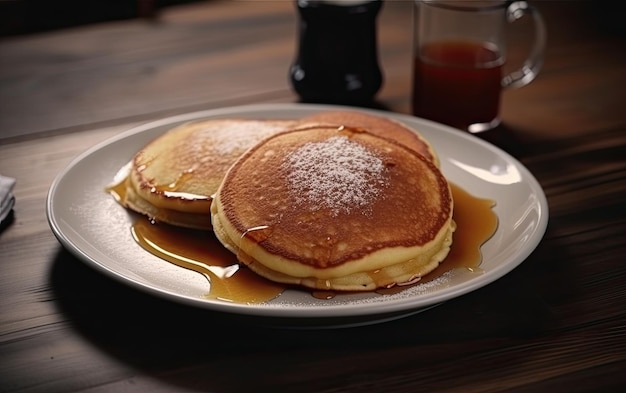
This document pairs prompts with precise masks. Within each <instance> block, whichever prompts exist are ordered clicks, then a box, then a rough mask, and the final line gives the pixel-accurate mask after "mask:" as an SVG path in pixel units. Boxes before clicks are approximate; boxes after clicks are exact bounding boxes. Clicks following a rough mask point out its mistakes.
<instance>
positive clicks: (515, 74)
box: [502, 1, 546, 88]
mask: <svg viewBox="0 0 626 393" xmlns="http://www.w3.org/2000/svg"><path fill="white" fill-rule="evenodd" d="M526 15H529V16H531V17H532V18H533V21H534V25H535V41H534V43H533V46H532V48H531V49H530V54H529V56H528V57H527V58H526V60H525V61H524V64H523V65H522V67H521V68H519V69H517V70H515V71H512V72H511V73H509V74H508V75H506V76H505V77H504V78H502V87H505V88H506V87H522V86H525V85H527V84H529V83H530V82H531V81H532V80H533V79H535V77H536V76H537V74H538V73H539V70H540V69H541V66H542V65H543V55H544V51H545V47H546V26H545V22H544V21H543V18H542V16H541V14H540V13H539V11H538V10H537V9H536V8H535V7H533V6H531V5H529V4H528V3H526V2H525V1H513V2H512V3H511V4H509V6H508V7H507V10H506V17H507V21H508V22H509V23H513V22H515V21H516V20H518V19H520V18H522V17H524V16H526Z"/></svg>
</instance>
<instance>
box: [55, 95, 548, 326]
mask: <svg viewBox="0 0 626 393" xmlns="http://www.w3.org/2000/svg"><path fill="white" fill-rule="evenodd" d="M337 109H342V110H359V111H365V112H370V113H373V114H376V115H382V116H387V117H391V118H396V119H398V120H400V121H403V120H404V121H409V122H415V121H418V122H420V123H423V124H426V125H428V126H429V127H433V128H437V129H440V130H443V131H445V132H447V133H451V134H452V135H454V136H455V137H459V138H461V139H463V140H466V141H469V142H471V143H472V144H478V145H480V146H481V147H482V148H486V149H488V150H490V151H491V152H492V153H494V154H495V155H496V156H500V157H503V158H504V159H505V160H506V161H507V162H511V163H513V164H515V167H516V169H517V170H519V171H521V172H522V173H523V177H524V178H525V180H526V181H527V182H529V186H530V188H531V189H533V190H534V191H535V192H536V193H535V196H536V197H537V199H538V201H537V204H538V206H539V207H540V208H541V211H540V213H539V220H538V222H537V225H536V226H535V230H534V231H533V234H534V237H535V238H536V241H535V242H534V243H533V244H531V246H529V247H525V248H522V249H521V250H520V251H519V252H518V253H517V254H516V258H514V262H508V263H507V264H503V265H499V266H497V267H496V268H494V269H492V270H490V272H489V280H477V279H472V280H469V281H467V282H464V283H463V285H457V288H448V290H446V291H444V292H440V293H437V292H433V293H430V294H429V300H428V301H426V302H423V303H421V304H420V305H419V306H418V305H416V306H414V307H407V305H406V304H405V303H407V301H406V299H404V300H402V299H398V300H396V301H391V302H381V304H384V308H385V310H384V311H381V310H379V311H372V309H378V308H380V306H381V305H380V304H377V307H372V304H371V303H356V304H334V305H332V306H331V307H311V306H302V307H301V308H300V310H299V311H298V312H295V313H294V309H293V308H289V307H285V306H279V307H271V306H270V307H267V306H262V307H257V306H258V305H248V304H243V303H242V304H239V303H228V302H223V301H219V300H216V301H212V300H210V299H199V298H196V297H192V296H188V295H184V294H180V293H176V292H174V291H169V290H165V289H162V288H155V287H153V286H149V285H145V284H144V283H141V282H138V281H136V280H133V279H132V278H130V277H127V276H124V275H123V274H120V273H118V272H116V271H114V270H113V269H111V268H109V267H107V266H105V265H103V264H102V263H100V262H99V261H98V260H97V259H96V258H94V257H93V256H91V255H89V254H88V253H87V252H85V251H84V250H82V249H81V248H80V247H78V246H77V245H76V244H74V243H73V242H72V241H71V240H70V239H69V238H68V237H67V234H65V233H63V230H62V229H61V227H60V225H59V222H58V220H59V219H60V218H59V217H56V216H55V215H54V214H53V208H54V206H53V205H54V198H55V195H56V192H57V190H58V187H59V184H60V183H61V182H62V181H63V180H64V178H65V177H66V176H68V174H69V173H70V172H71V171H72V170H73V169H74V168H75V167H76V166H78V165H79V164H80V163H81V162H83V160H85V159H86V158H87V157H89V156H90V155H92V154H94V153H96V152H97V151H100V150H102V149H104V148H106V147H107V146H109V145H112V144H115V143H118V142H120V141H122V140H125V139H127V138H129V137H132V136H134V135H137V134H140V133H143V132H147V131H149V130H152V129H154V128H155V127H162V126H166V125H169V124H180V123H182V122H186V121H192V120H200V119H203V118H211V117H227V116H230V115H233V114H241V113H244V112H266V111H272V112H275V111H286V112H296V111H323V110H337ZM112 175H113V174H112ZM537 191H538V192H537ZM46 218H47V221H48V224H49V226H50V228H51V230H52V232H53V233H54V235H55V237H56V238H57V239H58V241H59V242H60V243H61V245H62V246H63V247H64V248H66V249H67V250H68V251H70V252H71V253H72V254H74V255H75V256H76V257H78V259H80V260H81V261H83V262H86V263H87V264H88V265H90V266H91V267H95V268H96V269H97V270H98V271H100V272H102V273H105V274H106V275H107V276H109V277H112V278H114V279H116V280H117V281H118V282H122V283H125V284H132V287H134V288H135V289H140V290H143V291H144V292H147V293H149V294H152V295H156V296H158V297H160V298H163V299H167V300H173V301H177V302H179V303H183V304H186V305H190V306H195V307H199V308H205V309H209V310H212V311H218V312H228V313H234V314H240V315H249V316H259V317H270V318H271V317H278V318H290V319H291V318H295V319H298V318H311V317H314V318H327V319H333V318H337V317H368V316H371V317H373V318H375V316H376V315H377V314H381V313H383V312H384V313H393V312H403V311H406V313H407V314H415V313H416V311H418V310H419V309H421V308H431V307H433V306H434V305H437V304H441V303H443V302H445V301H448V300H451V299H454V298H457V297H459V296H462V295H465V294H467V293H470V292H473V291H475V290H478V289H480V288H482V287H484V286H487V285H489V284H491V283H493V282H495V281H497V280H499V279H500V278H502V277H503V276H505V275H506V274H508V273H510V272H511V271H512V270H514V269H515V268H517V267H518V266H519V265H520V264H521V263H522V262H524V261H525V260H526V259H527V258H528V257H529V256H530V254H532V252H533V251H534V250H535V249H536V247H537V246H538V245H539V244H540V242H541V240H542V238H543V236H544V235H545V232H546V229H547V226H548V221H549V210H548V203H547V199H546V196H545V193H544V191H543V188H542V187H541V185H540V184H539V182H538V181H537V179H536V178H535V176H534V175H533V174H532V173H531V172H530V170H528V168H526V167H525V166H524V165H523V164H522V163H521V162H520V161H519V160H517V159H516V158H515V157H513V156H512V155H510V154H509V153H508V152H506V151H504V150H502V149H500V148H499V147H497V146H495V145H493V144H491V143H489V142H486V141H484V140H482V139H480V138H477V137H476V136H474V135H472V134H469V133H466V132H463V131H461V130H457V129H454V128H452V127H449V126H446V125H443V124H440V123H436V122H433V121H430V120H427V119H422V118H418V117H415V116H411V115H406V114H401V113H395V112H389V111H385V110H380V109H372V108H361V107H349V106H336V105H329V104H301V103H267V104H248V105H239V106H230V107H224V108H213V109H207V110H200V111H194V112H189V113H184V114H179V115H174V116H168V117H164V118H161V119H157V120H153V121H148V122H146V123H143V124H140V125H136V126H133V127H131V128H129V129H128V130H126V131H123V132H121V133H119V134H117V135H114V136H112V137H110V138H107V139H105V140H104V141H101V142H99V143H97V144H95V145H93V146H91V147H89V148H88V149H86V150H85V151H83V152H82V153H80V154H79V155H78V156H76V157H75V158H74V159H72V160H71V161H70V162H69V163H68V164H67V165H66V166H65V167H64V168H63V169H62V170H61V171H60V172H59V173H58V174H57V175H56V176H55V178H54V180H53V181H52V183H51V185H50V187H49V189H48V193H47V196H46ZM286 314H289V315H286Z"/></svg>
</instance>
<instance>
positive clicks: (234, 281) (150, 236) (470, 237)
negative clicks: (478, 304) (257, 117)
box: [109, 184, 498, 304]
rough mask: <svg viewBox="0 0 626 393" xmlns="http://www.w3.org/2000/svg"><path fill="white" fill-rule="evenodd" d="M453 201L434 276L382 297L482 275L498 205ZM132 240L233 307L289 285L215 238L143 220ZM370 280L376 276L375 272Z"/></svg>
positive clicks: (320, 294)
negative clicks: (448, 237) (450, 231)
mask: <svg viewBox="0 0 626 393" xmlns="http://www.w3.org/2000/svg"><path fill="white" fill-rule="evenodd" d="M450 186H451V190H452V195H453V199H454V206H455V207H454V221H455V222H456V225H457V228H456V231H455V233H454V241H453V243H452V247H451V249H450V253H449V254H448V256H447V257H446V259H445V260H444V261H443V262H442V263H441V264H440V265H439V267H437V268H436V269H435V270H434V271H432V272H431V273H429V274H428V275H426V276H424V277H423V278H422V279H421V280H419V281H417V282H416V283H415V284H411V285H405V286H395V287H393V288H387V289H379V290H377V291H376V292H377V293H379V294H394V293H397V292H400V291H402V290H404V289H407V288H410V287H412V286H415V285H420V284H423V283H426V282H429V281H432V280H434V279H436V278H438V277H440V276H441V275H443V274H444V273H446V272H448V271H451V270H453V269H457V268H464V269H469V270H472V271H477V270H479V265H480V263H481V260H482V255H481V252H480V247H481V245H482V244H484V243H485V242H486V241H487V240H488V239H489V238H490V237H491V236H492V235H493V234H494V233H495V230H496V228H497V225H498V218H497V216H496V214H495V213H494V212H493V210H492V208H493V206H494V205H495V203H494V201H492V200H489V199H482V198H477V197H474V196H472V195H470V194H469V193H468V192H466V191H465V190H463V189H462V188H461V187H459V186H457V185H454V184H451V185H450ZM121 189H122V187H111V188H110V189H109V192H111V193H112V194H114V195H115V194H118V195H117V197H119V194H120V193H123V191H122V190H121ZM265 230H266V228H255V230H251V232H250V233H248V234H247V235H246V236H253V234H254V235H261V236H263V234H264V233H265ZM131 231H132V234H133V237H134V239H135V240H136V241H137V243H138V244H139V245H140V246H141V247H143V248H144V249H146V250H147V251H148V252H150V253H152V254H153V255H156V256H158V257H160V258H162V259H164V260H166V261H168V262H170V263H173V264H175V265H178V266H181V267H184V268H187V269H191V270H193V271H196V272H198V273H200V274H202V275H203V276H204V277H206V279H207V281H208V288H207V294H206V297H207V298H211V299H220V300H224V301H228V302H235V303H248V304H251V303H262V302H267V301H269V300H272V299H274V298H276V297H278V296H280V294H281V293H282V292H283V291H284V290H286V289H287V287H288V286H287V285H284V284H279V283H274V282H271V281H269V280H267V279H265V278H263V277H260V276H258V275H257V274H256V273H254V272H252V271H251V270H250V269H248V268H246V267H245V263H243V264H240V263H239V262H238V256H237V255H235V254H233V253H231V252H230V251H228V250H227V249H225V248H224V246H222V244H221V243H220V242H219V241H218V240H217V238H216V237H215V235H214V234H213V233H212V232H208V231H200V230H193V229H184V228H178V227H173V226H170V225H167V224H161V223H154V222H152V221H150V220H146V219H139V220H137V221H136V222H135V223H133V225H132V228H131ZM370 274H372V275H376V274H377V273H376V272H371V273H370ZM311 295H312V296H313V297H315V298H317V299H331V298H333V297H335V296H336V295H337V293H336V292H335V291H328V290H312V291H311Z"/></svg>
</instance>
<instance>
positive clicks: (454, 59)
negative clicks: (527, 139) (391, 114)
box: [412, 0, 546, 133]
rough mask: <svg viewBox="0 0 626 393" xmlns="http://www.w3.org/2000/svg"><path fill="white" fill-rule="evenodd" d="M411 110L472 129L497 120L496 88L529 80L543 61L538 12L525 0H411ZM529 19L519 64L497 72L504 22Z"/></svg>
mask: <svg viewBox="0 0 626 393" xmlns="http://www.w3.org/2000/svg"><path fill="white" fill-rule="evenodd" d="M414 4H415V7H414V8H415V15H414V18H415V19H414V48H413V49H414V52H413V59H414V64H413V97H412V99H413V114H414V115H415V116H418V117H423V118H426V119H430V120H434V121H437V122H440V123H444V124H448V125H450V126H453V127H456V128H460V129H462V130H466V131H469V132H472V133H476V132H482V131H487V130H490V129H492V128H495V127H497V126H498V125H499V124H500V117H499V107H500V96H501V92H502V90H503V89H505V88H509V87H521V86H525V85H527V84H528V83H530V82H531V81H532V80H533V79H535V77H536V76H537V73H538V72H539V69H540V68H541V65H542V63H543V54H544V49H545V42H546V31H545V24H544V21H543V18H542V17H541V14H540V13H539V12H538V11H537V10H536V9H535V8H534V7H532V6H530V5H528V4H527V3H526V2H525V1H510V0H509V1H505V0H500V1H445V0H415V3H414ZM526 15H528V16H531V17H532V18H533V22H534V31H535V36H534V42H533V43H532V46H531V48H530V53H529V55H528V57H527V58H526V60H525V61H524V63H523V65H522V66H521V68H519V69H517V70H515V71H512V72H510V73H508V74H507V75H503V66H504V64H505V62H506V55H507V53H506V52H507V48H506V42H505V41H506V40H505V38H506V29H507V26H508V25H509V24H510V23H512V22H514V21H516V20H518V19H520V18H522V17H524V16H526Z"/></svg>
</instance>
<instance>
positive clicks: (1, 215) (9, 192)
mask: <svg viewBox="0 0 626 393" xmlns="http://www.w3.org/2000/svg"><path fill="white" fill-rule="evenodd" d="M14 186H15V179H14V178H12V177H7V176H2V175H0V224H2V222H3V221H4V219H5V218H7V217H8V216H9V213H10V212H11V209H13V205H15V196H14V195H13V187H14Z"/></svg>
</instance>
